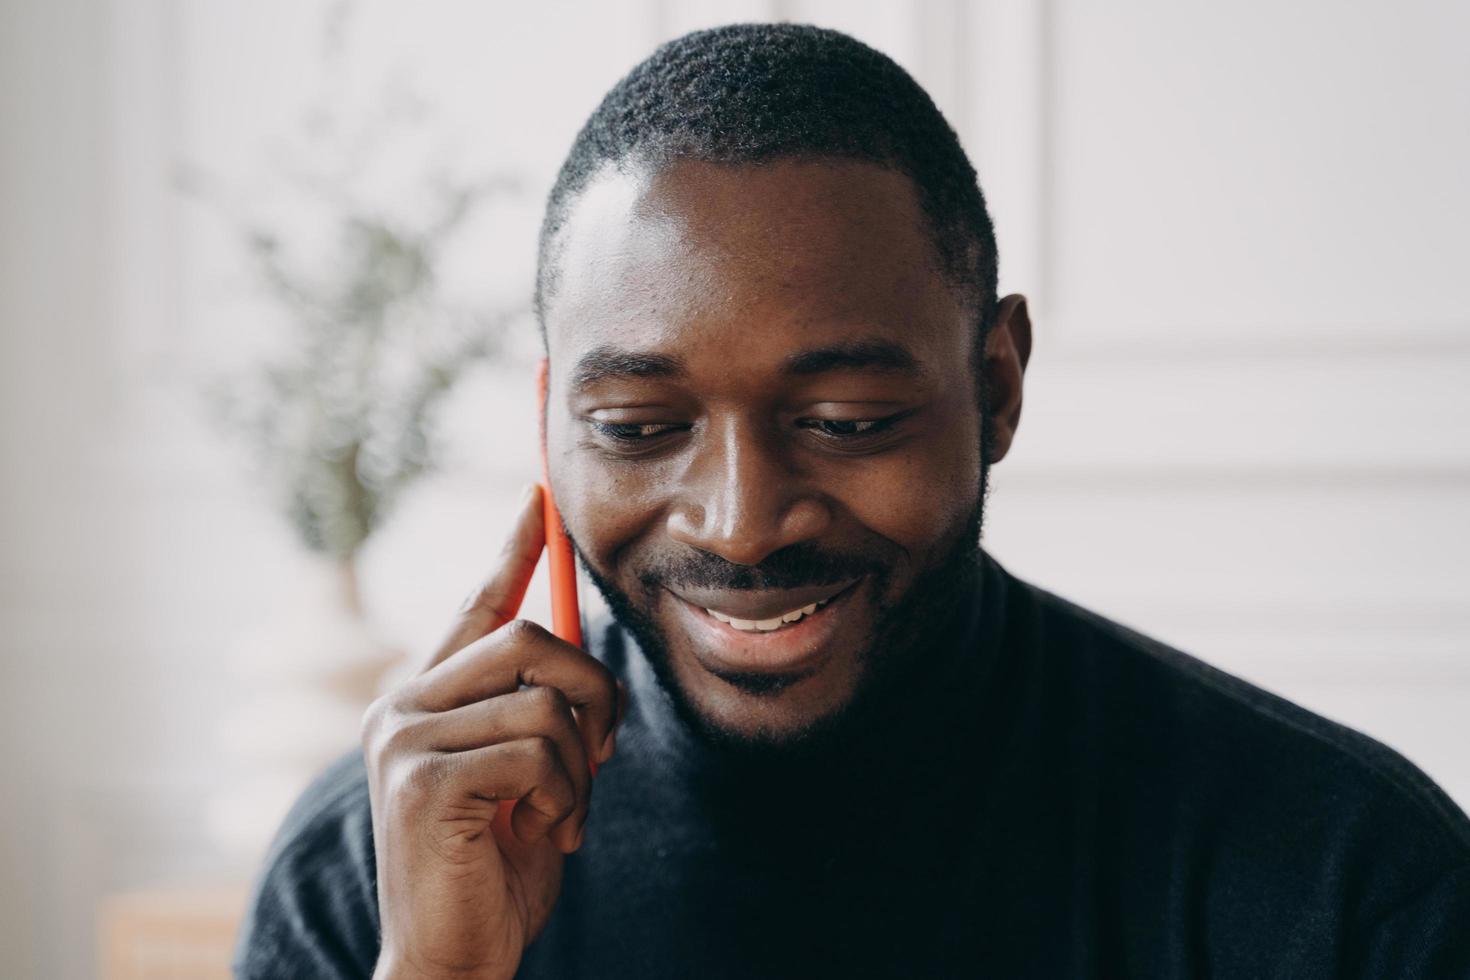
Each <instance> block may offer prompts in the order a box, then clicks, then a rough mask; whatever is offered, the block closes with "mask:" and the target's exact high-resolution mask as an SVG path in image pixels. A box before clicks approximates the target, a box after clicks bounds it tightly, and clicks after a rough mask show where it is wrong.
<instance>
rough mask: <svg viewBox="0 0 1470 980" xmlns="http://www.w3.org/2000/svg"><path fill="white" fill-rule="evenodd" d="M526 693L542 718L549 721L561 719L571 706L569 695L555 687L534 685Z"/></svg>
mask: <svg viewBox="0 0 1470 980" xmlns="http://www.w3.org/2000/svg"><path fill="white" fill-rule="evenodd" d="M526 694H527V696H528V697H529V698H530V699H531V701H532V704H533V705H534V706H535V708H536V711H537V713H538V714H539V715H540V716H541V718H542V720H543V721H544V722H547V723H553V722H556V721H558V720H560V719H561V718H562V716H564V715H565V714H566V713H567V711H568V710H570V708H571V704H570V702H568V701H567V696H566V695H565V694H563V693H562V692H561V690H560V689H558V688H555V687H539V686H538V687H533V688H531V689H530V690H529V691H527V692H526Z"/></svg>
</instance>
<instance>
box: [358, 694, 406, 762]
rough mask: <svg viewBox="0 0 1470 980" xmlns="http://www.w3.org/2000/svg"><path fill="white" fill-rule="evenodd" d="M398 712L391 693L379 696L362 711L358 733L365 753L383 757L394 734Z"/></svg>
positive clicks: (372, 756) (374, 756)
mask: <svg viewBox="0 0 1470 980" xmlns="http://www.w3.org/2000/svg"><path fill="white" fill-rule="evenodd" d="M397 714H398V707H397V704H396V703H395V702H394V699H393V698H392V697H391V696H389V695H384V696H383V697H380V698H378V699H377V700H376V701H374V702H373V703H372V704H370V705H368V707H367V710H366V711H364V712H363V713H362V725H361V729H360V731H359V733H358V737H359V740H360V741H361V743H362V749H363V753H364V755H366V756H368V757H369V758H381V757H382V756H383V754H384V750H385V749H387V747H388V746H387V742H388V740H389V739H390V738H391V736H392V735H393V731H394V718H395V717H396V715H397Z"/></svg>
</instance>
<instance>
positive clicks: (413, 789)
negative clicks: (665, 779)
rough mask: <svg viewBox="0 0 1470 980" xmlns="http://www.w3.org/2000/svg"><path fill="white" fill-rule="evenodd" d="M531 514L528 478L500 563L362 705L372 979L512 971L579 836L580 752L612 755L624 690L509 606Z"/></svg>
mask: <svg viewBox="0 0 1470 980" xmlns="http://www.w3.org/2000/svg"><path fill="white" fill-rule="evenodd" d="M541 514H542V503H541V492H540V488H539V487H532V489H531V491H530V492H529V493H528V494H527V496H526V497H525V498H524V499H523V501H522V507H521V511H520V514H519V516H518V517H517V519H516V525H515V529H514V531H513V532H512V534H511V537H510V539H509V541H508V542H507V543H506V547H505V550H504V551H503V552H502V554H501V556H500V560H499V567H498V568H497V569H496V570H495V571H494V572H493V573H492V574H491V575H490V577H489V579H488V580H487V581H486V582H485V583H484V585H482V586H481V587H480V588H479V589H477V590H476V591H475V592H474V593H473V594H472V595H471V596H470V597H469V598H468V599H466V600H465V603H464V605H463V606H462V607H461V609H460V614H459V617H458V618H457V620H456V621H455V624H454V626H453V628H452V629H451V630H450V633H449V636H448V637H447V638H446V640H445V641H444V643H443V644H442V645H441V646H440V648H439V650H438V651H437V652H436V653H435V654H434V656H433V658H432V659H431V660H430V662H429V664H428V666H427V668H426V669H425V670H424V672H423V673H422V674H420V675H418V676H417V677H415V678H413V679H412V680H410V681H408V682H407V683H405V684H404V685H403V686H402V687H400V688H399V689H398V690H396V691H394V692H392V693H390V694H388V695H386V696H384V697H382V698H380V699H378V700H377V701H376V702H374V703H373V705H372V707H370V708H369V709H368V711H367V714H366V715H365V716H364V718H363V730H362V744H363V754H364V757H365V759H366V762H367V771H368V785H369V792H370V797H371V801H372V811H373V840H374V850H375V852H376V855H377V865H378V908H379V912H380V916H381V920H382V936H383V944H382V952H381V954H380V956H379V959H378V968H377V973H376V976H378V977H380V978H383V977H394V978H397V977H474V978H480V977H495V978H501V977H511V976H513V975H514V974H515V971H516V968H517V966H518V965H519V964H520V960H521V955H522V952H523V951H524V950H525V947H526V945H527V944H528V943H530V941H531V940H532V939H534V938H535V937H536V935H537V934H538V933H539V932H540V931H541V929H542V927H543V926H545V924H546V920H547V918H548V917H549V916H550V915H551V909H552V906H553V905H554V904H555V903H556V898H557V895H558V894H559V893H560V891H561V877H562V861H563V859H564V856H565V855H567V854H570V853H571V852H572V851H575V850H576V849H577V848H578V847H579V846H580V845H581V843H582V835H583V830H584V828H585V826H586V822H587V807H588V801H589V798H590V794H591V790H592V780H591V776H590V772H589V760H596V761H597V762H598V763H601V762H605V761H606V760H607V759H608V757H610V756H611V755H612V750H613V732H614V729H615V726H616V724H617V721H618V720H619V718H620V717H621V714H622V707H623V691H622V687H621V685H619V684H617V682H616V680H615V679H614V677H613V675H612V674H611V672H609V671H608V669H607V668H606V667H604V666H603V665H602V664H601V663H599V662H598V661H597V660H596V659H594V658H593V657H591V656H590V655H588V654H587V653H585V652H584V651H582V650H579V649H577V648H576V647H574V646H571V645H570V644H567V643H564V642H562V641H561V640H559V639H557V638H556V637H555V636H552V635H551V634H550V633H548V632H546V631H545V630H544V629H542V628H541V627H539V626H537V625H536V624H534V623H531V622H527V621H526V620H520V619H514V618H513V617H514V616H515V614H516V611H517V609H519V607H520V602H521V598H522V597H523V596H524V595H525V592H526V586H527V585H528V584H529V582H530V579H531V573H532V572H533V571H535V568H536V562H537V559H538V558H539V557H540V554H541V549H542V547H543V545H544V530H543V527H542V519H541ZM522 685H529V686H527V687H526V688H525V689H524V690H522V689H521V687H522ZM513 801H519V802H513Z"/></svg>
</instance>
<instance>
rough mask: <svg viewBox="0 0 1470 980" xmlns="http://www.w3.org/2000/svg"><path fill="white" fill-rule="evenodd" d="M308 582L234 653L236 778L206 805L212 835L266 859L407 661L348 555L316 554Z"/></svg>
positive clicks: (226, 717)
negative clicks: (382, 684) (371, 607)
mask: <svg viewBox="0 0 1470 980" xmlns="http://www.w3.org/2000/svg"><path fill="white" fill-rule="evenodd" d="M313 560H314V561H315V562H316V565H317V572H316V574H315V575H314V576H311V577H310V578H309V582H310V583H311V584H310V585H309V586H308V587H307V588H305V589H303V590H302V591H301V593H300V594H299V595H297V596H296V597H295V598H294V600H293V601H292V602H291V603H290V604H289V605H287V606H285V607H284V608H280V609H276V610H272V611H271V612H270V614H269V615H268V617H267V618H266V619H265V621H264V622H263V623H262V624H261V625H260V627H258V628H257V629H254V630H251V631H250V632H249V633H247V634H244V635H242V636H239V637H237V638H236V639H235V640H234V642H232V643H231V644H230V646H229V650H228V651H227V656H228V657H229V660H230V662H231V668H232V672H233V673H234V674H235V675H236V676H237V677H238V678H239V680H240V682H241V687H242V689H243V691H246V692H249V693H247V694H245V696H243V697H242V698H241V699H240V701H239V702H238V703H237V704H236V705H234V706H232V707H231V708H230V709H229V710H228V711H226V712H225V713H224V714H223V715H222V716H221V717H220V719H219V721H218V723H217V725H216V729H215V734H216V738H217V745H218V749H219V755H220V758H221V760H222V762H223V763H224V764H225V765H226V766H227V767H228V770H229V771H230V772H231V773H232V774H233V776H234V778H232V779H231V781H230V783H229V784H228V785H227V786H226V787H225V788H224V789H222V790H221V791H219V792H218V793H216V794H214V795H213V796H212V797H211V798H210V799H209V800H208V801H207V802H206V804H205V821H206V824H207V826H208V827H209V831H210V835H211V836H212V838H213V839H214V840H215V842H216V843H217V844H219V845H220V846H221V847H222V848H224V849H225V850H226V851H227V852H229V853H232V854H236V855H240V856H243V857H244V858H245V859H246V860H247V861H249V862H251V863H253V862H255V861H257V860H259V857H260V855H262V854H263V853H264V851H265V847H266V845H267V844H268V843H269V842H270V838H271V836H272V835H273V834H274V833H275V831H276V829H277V828H278V827H279V826H280V824H281V821H282V819H284V817H285V815H286V811H287V810H288V809H289V808H290V806H291V804H292V802H294V801H295V799H296V798H297V797H298V796H299V795H300V794H301V792H302V790H303V789H305V788H306V785H307V783H308V782H310V780H311V779H312V777H314V776H315V775H317V774H318V773H319V772H321V771H322V770H323V769H324V768H325V767H326V766H327V765H328V764H329V763H331V762H332V761H333V760H334V759H336V758H337V757H339V756H340V755H342V753H344V752H346V751H348V750H349V749H351V748H353V747H354V746H355V745H356V744H357V735H358V726H359V724H360V723H361V719H362V713H363V711H364V710H366V708H367V706H368V704H369V703H370V702H371V701H372V700H373V698H374V697H376V695H377V691H378V684H379V680H380V678H382V677H383V676H384V675H385V674H386V673H387V672H388V671H390V670H391V669H392V668H393V667H394V666H395V665H396V664H398V663H399V662H400V661H401V660H402V659H403V653H402V651H401V650H400V649H399V647H398V646H397V645H396V644H394V643H392V642H390V641H389V640H387V639H385V638H384V636H383V635H382V631H381V627H380V626H379V625H378V624H377V623H375V622H374V620H373V619H372V617H371V616H369V615H368V614H367V613H366V612H365V611H364V609H363V603H362V599H361V595H360V593H359V590H358V580H357V570H356V566H355V565H354V563H353V561H352V560H351V559H334V558H331V557H329V556H325V555H318V556H314V558H313Z"/></svg>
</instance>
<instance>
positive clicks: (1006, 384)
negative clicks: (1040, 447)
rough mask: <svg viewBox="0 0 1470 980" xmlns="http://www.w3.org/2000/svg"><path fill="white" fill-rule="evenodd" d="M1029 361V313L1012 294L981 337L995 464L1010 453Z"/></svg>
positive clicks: (1001, 305) (998, 309)
mask: <svg viewBox="0 0 1470 980" xmlns="http://www.w3.org/2000/svg"><path fill="white" fill-rule="evenodd" d="M1030 360H1031V314H1030V313H1029V312H1027V310H1026V297H1024V296H1022V295H1021V294H1020V293H1012V294H1011V295H1009V296H1007V297H1005V298H1004V299H1002V300H1001V301H1000V303H999V304H998V308H997V310H996V314H995V322H994V323H992V324H991V326H990V335H989V336H988V337H986V338H985V363H984V365H983V369H984V371H985V374H986V380H987V385H986V387H987V389H988V391H989V394H990V417H991V425H992V426H993V427H994V428H993V430H992V432H993V437H992V438H993V441H992V443H991V457H990V461H991V462H992V463H998V462H1000V461H1001V460H1002V459H1004V458H1005V455H1006V453H1007V452H1009V451H1010V448H1011V441H1012V440H1013V439H1014V438H1015V436H1016V428H1017V426H1019V425H1020V424H1021V386H1022V381H1023V379H1024V377H1025V374H1026V363H1027V362H1028V361H1030Z"/></svg>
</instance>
